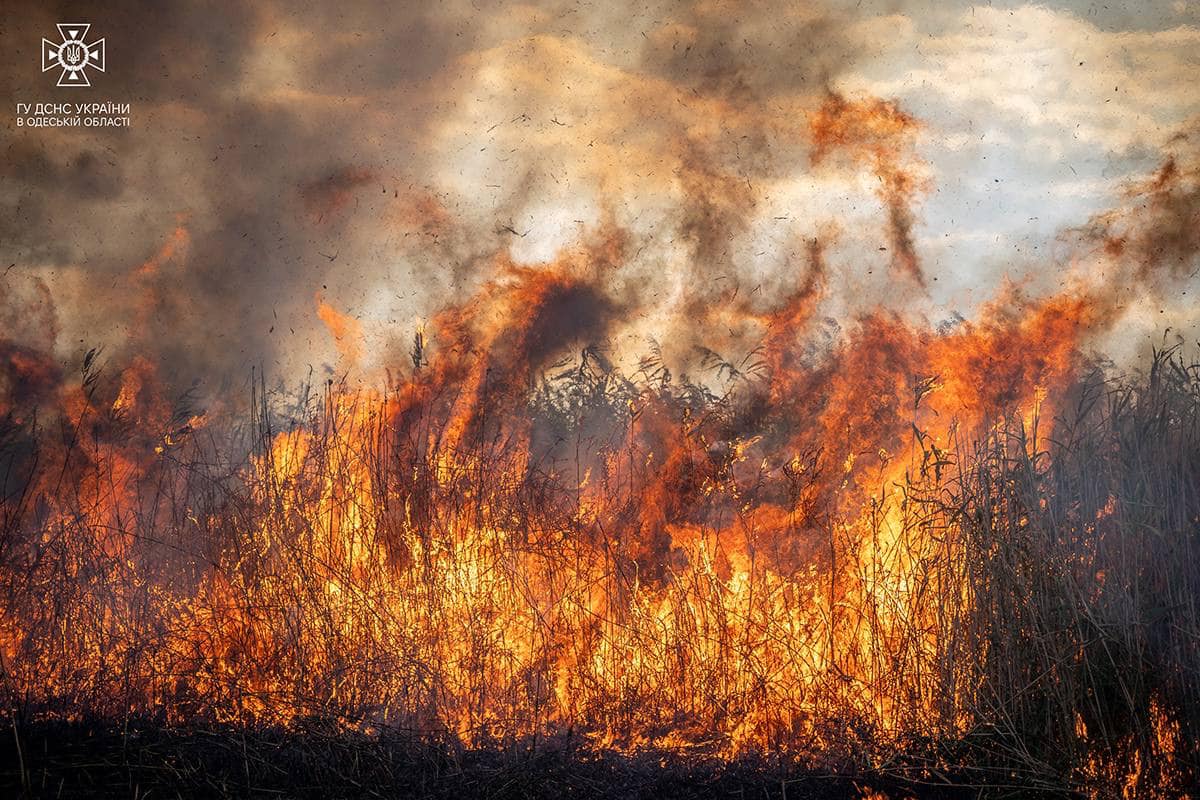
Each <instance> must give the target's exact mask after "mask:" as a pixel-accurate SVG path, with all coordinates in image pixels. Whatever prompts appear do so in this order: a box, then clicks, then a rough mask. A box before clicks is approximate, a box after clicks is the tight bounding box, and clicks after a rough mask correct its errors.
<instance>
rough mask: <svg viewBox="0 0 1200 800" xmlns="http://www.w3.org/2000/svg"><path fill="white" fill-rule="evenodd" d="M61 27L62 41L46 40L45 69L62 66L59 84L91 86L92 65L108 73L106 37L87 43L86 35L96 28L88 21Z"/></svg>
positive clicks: (43, 63)
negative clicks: (89, 79)
mask: <svg viewBox="0 0 1200 800" xmlns="http://www.w3.org/2000/svg"><path fill="white" fill-rule="evenodd" d="M57 27H58V34H59V36H61V37H62V41H61V42H52V41H50V40H49V39H42V72H48V71H50V70H52V69H54V68H56V67H58V68H61V69H62V74H61V75H59V76H58V85H59V86H91V85H92V84H91V82H90V81H88V77H87V69H88V67H92V68H93V69H96V70H97V71H99V72H104V40H103V39H97V40H96V41H94V42H92V43H91V44H88V43H86V42H85V41H84V40H83V38H84V37H85V36H87V32H88V28H90V27H92V26H91V25H90V24H87V23H78V22H68V23H59V24H58V26H57Z"/></svg>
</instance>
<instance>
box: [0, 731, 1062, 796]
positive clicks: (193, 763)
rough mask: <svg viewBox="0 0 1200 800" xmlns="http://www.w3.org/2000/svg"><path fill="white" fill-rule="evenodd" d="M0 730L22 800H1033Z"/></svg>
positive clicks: (812, 776)
mask: <svg viewBox="0 0 1200 800" xmlns="http://www.w3.org/2000/svg"><path fill="white" fill-rule="evenodd" d="M4 727H5V728H6V730H5V731H4V732H3V738H2V739H0V743H2V744H0V796H5V797H9V796H15V797H20V798H82V797H89V798H90V797H127V798H138V799H139V800H143V799H145V800H153V798H189V797H239V798H241V797H255V798H258V797H261V798H322V800H324V799H325V798H360V797H361V798H456V799H457V798H494V799H495V800H501V799H507V798H514V799H515V798H532V799H534V800H539V799H541V798H545V800H568V798H629V799H630V800H635V799H637V798H647V799H649V798H655V799H656V800H674V799H676V798H677V799H678V800H683V799H684V798H737V799H738V800H751V799H754V800H834V798H861V797H874V798H881V797H882V798H888V799H889V800H901V799H902V798H905V799H906V798H917V800H924V798H930V799H931V800H932V799H937V800H940V799H942V798H945V799H946V800H951V799H952V798H975V797H980V796H995V797H1001V796H1008V797H1016V796H1027V795H1028V793H1029V790H1030V789H1031V788H1032V787H1029V786H1026V787H1020V786H1014V785H1009V786H1007V787H999V786H995V785H993V786H991V787H990V788H984V787H982V786H980V784H979V783H978V781H969V780H966V779H962V780H958V781H955V780H954V779H953V778H948V777H947V776H944V775H938V776H930V778H929V779H928V780H925V781H922V782H920V783H916V782H911V781H906V780H903V779H900V778H897V777H894V776H885V775H878V774H876V775H872V774H865V773H855V774H833V773H830V772H814V771H811V770H808V769H804V768H801V767H798V766H796V765H794V764H782V763H780V761H779V759H769V758H759V759H748V760H743V761H736V762H732V763H725V762H721V761H719V760H715V759H711V758H703V757H694V756H693V757H684V756H679V755H672V754H657V755H656V754H649V753H644V754H640V755H635V756H629V755H619V754H615V753H596V752H594V751H584V750H581V749H576V748H571V747H569V746H562V745H559V746H556V747H553V748H547V747H545V746H544V745H543V746H541V747H539V748H538V749H537V750H536V751H531V749H530V748H528V747H523V748H521V749H520V750H516V749H508V750H503V749H495V750H484V751H466V752H456V751H455V750H453V749H449V748H439V747H435V746H430V745H417V744H415V743H414V742H413V741H412V739H411V738H410V737H405V736H401V735H383V736H370V737H368V736H362V735H355V734H347V733H344V732H342V733H331V732H322V731H321V730H319V729H316V730H312V731H304V732H296V731H282V730H263V731H256V732H245V731H240V730H234V729H229V728H219V727H212V728H188V729H178V728H167V727H162V726H158V725H152V724H126V725H113V724H111V723H83V722H81V723H62V722H53V723H35V724H29V723H25V724H21V725H13V724H12V722H11V719H10V720H9V721H7V722H6V723H5V725H4ZM18 740H19V746H18ZM972 784H974V785H972ZM876 792H877V793H878V794H874V793H876ZM1039 796H1052V795H1048V794H1046V793H1039Z"/></svg>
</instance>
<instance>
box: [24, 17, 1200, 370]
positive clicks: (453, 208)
mask: <svg viewBox="0 0 1200 800" xmlns="http://www.w3.org/2000/svg"><path fill="white" fill-rule="evenodd" d="M0 13H2V14H3V25H2V27H0V42H2V45H3V50H2V52H3V56H0V59H2V62H0V63H2V64H3V67H2V70H3V84H0V85H2V86H3V88H4V89H5V91H4V92H3V95H4V96H5V97H6V98H9V103H8V107H7V108H6V109H5V115H4V120H3V121H4V133H3V137H4V143H3V153H4V155H3V161H2V162H0V165H2V167H0V168H2V170H3V183H2V184H0V259H2V263H0V272H3V273H4V277H3V278H0V324H2V325H3V326H4V327H5V329H6V330H5V331H3V332H0V336H7V337H9V338H15V339H18V340H20V341H22V342H25V343H29V344H33V345H35V346H38V347H42V348H45V349H51V348H53V349H55V350H56V352H57V353H58V354H59V355H60V356H61V357H62V358H64V359H67V358H73V357H74V356H75V355H76V354H77V353H78V352H79V351H80V350H81V348H84V347H86V346H90V345H93V344H98V343H104V344H107V345H108V346H109V348H110V352H114V353H116V352H121V350H122V348H123V347H125V346H131V347H132V348H133V349H135V350H140V349H147V348H149V349H153V350H154V351H156V352H157V353H158V354H160V355H161V356H162V357H163V359H164V363H166V364H167V365H168V368H169V370H171V371H172V373H173V375H174V377H175V378H177V379H180V380H182V379H184V378H185V377H187V376H189V375H191V374H195V375H200V376H203V377H206V378H209V379H212V380H218V379H219V376H223V375H228V374H234V375H238V374H244V372H245V370H247V369H248V367H249V365H250V364H258V363H261V364H264V365H266V366H267V368H268V370H270V371H272V372H273V373H274V374H279V375H282V376H288V375H296V374H297V373H298V372H302V371H306V370H307V369H308V368H309V367H310V366H311V367H312V368H313V369H314V370H316V371H317V372H325V371H328V370H330V369H334V368H336V367H337V366H338V362H337V359H338V356H337V353H338V351H337V348H336V346H335V343H334V342H333V341H332V338H331V336H330V335H329V332H328V331H327V330H326V328H325V326H324V325H322V323H321V322H320V320H319V317H318V302H319V300H318V298H320V300H323V301H325V302H327V303H329V304H330V305H331V306H332V307H335V308H337V309H339V310H341V311H343V312H346V313H348V314H350V315H351V316H353V317H357V318H359V319H360V320H361V321H362V324H363V329H364V332H365V334H366V335H367V337H368V341H369V342H370V343H371V346H370V347H369V348H368V358H367V360H368V361H369V362H370V363H369V364H366V365H364V366H386V365H387V364H388V362H389V360H391V359H394V358H397V357H399V356H398V354H399V353H400V352H402V351H401V350H400V349H399V347H400V345H398V344H396V343H397V342H399V343H404V342H407V341H409V339H410V337H411V332H412V331H413V330H414V328H415V327H417V326H418V325H420V324H421V321H422V320H424V319H427V318H428V317H429V315H430V314H432V313H433V312H434V311H435V310H436V309H437V308H438V307H440V306H441V305H443V304H445V303H447V302H453V301H455V300H461V299H463V298H465V297H466V296H467V295H469V293H470V292H471V291H472V289H473V288H474V287H476V286H478V285H479V283H480V282H481V281H483V280H486V279H487V278H488V277H490V276H491V275H492V274H493V273H494V270H495V264H496V259H497V254H507V255H508V256H510V257H511V258H512V259H514V260H516V261H517V262H520V263H527V264H538V263H542V262H547V261H551V260H553V259H554V258H555V257H556V256H557V255H558V254H560V253H561V252H563V251H564V250H565V251H569V250H570V249H571V248H573V247H577V246H578V245H580V243H583V242H587V241H589V240H590V239H593V238H594V237H596V236H597V235H599V232H601V231H604V230H610V229H618V230H621V231H623V232H625V234H626V235H627V236H628V237H629V239H630V240H631V242H632V245H631V246H630V247H629V248H628V249H627V251H626V256H625V257H624V263H623V264H622V265H620V269H619V270H618V271H617V272H616V273H614V274H615V277H614V278H613V285H614V291H615V292H618V293H622V294H633V295H636V296H637V303H636V305H637V308H638V309H639V313H638V314H637V315H636V316H635V317H634V318H631V319H630V321H629V325H628V328H627V330H626V333H625V335H626V336H628V337H630V338H639V339H640V337H642V336H644V335H658V336H663V335H665V334H664V332H670V331H677V330H678V329H679V326H680V324H681V323H680V319H682V318H685V317H687V316H688V314H686V313H685V312H683V311H682V309H684V308H685V307H687V308H691V307H694V306H689V303H688V300H689V298H690V299H691V300H693V301H694V300H695V299H696V298H701V299H703V300H704V301H705V302H712V303H719V302H731V301H730V298H731V297H734V296H736V297H741V298H742V301H741V302H752V303H754V304H756V307H761V308H769V307H770V306H771V304H772V303H773V302H776V301H777V299H778V298H780V297H782V296H784V295H786V293H787V292H788V291H790V290H792V289H794V288H795V287H796V285H797V284H798V283H799V282H800V281H801V280H802V278H803V275H802V273H803V266H802V262H803V259H802V258H801V257H800V256H799V255H798V253H799V252H800V251H802V249H803V247H802V245H803V243H804V242H805V241H808V240H809V239H812V238H820V239H821V240H822V241H824V242H826V243H827V247H828V251H827V255H828V259H829V263H830V266H831V271H832V272H831V279H830V285H829V293H828V296H827V298H826V300H825V303H826V312H827V314H828V315H829V316H831V317H832V318H834V319H836V320H838V321H839V322H841V323H842V324H846V323H847V322H848V321H849V320H850V319H851V318H852V316H853V314H854V313H855V311H856V310H857V309H859V308H861V307H864V305H868V304H869V305H876V304H882V305H885V306H888V307H892V308H894V309H895V310H896V311H897V313H902V314H905V315H911V316H912V317H913V318H915V319H924V320H927V321H928V322H929V324H936V323H937V322H938V321H940V320H942V319H945V318H947V317H949V316H951V315H952V314H954V313H956V312H957V313H961V314H963V315H965V316H968V317H969V316H970V313H971V311H972V309H973V308H974V307H975V306H976V304H978V303H980V302H983V301H986V300H987V299H988V298H990V297H992V296H993V295H994V294H995V292H996V291H997V288H998V287H999V286H1000V285H1001V284H1002V283H1003V282H1004V281H1006V280H1012V281H1016V282H1018V283H1024V284H1027V285H1028V286H1029V287H1030V289H1031V291H1051V290H1053V289H1055V288H1056V287H1060V286H1062V285H1065V284H1066V282H1067V281H1069V280H1071V279H1073V276H1076V275H1078V274H1079V273H1081V272H1083V273H1086V272H1087V271H1088V270H1096V269H1100V267H1098V266H1097V265H1095V264H1091V263H1089V261H1088V258H1087V257H1086V254H1083V255H1081V254H1080V253H1078V252H1076V251H1075V250H1074V249H1073V248H1072V247H1070V246H1069V245H1068V244H1066V243H1065V240H1064V237H1063V231H1064V230H1068V229H1070V228H1072V227H1073V226H1078V225H1082V224H1084V223H1085V222H1087V220H1088V219H1089V217H1090V216H1092V215H1093V214H1096V213H1098V212H1101V211H1103V210H1105V209H1109V208H1113V207H1117V206H1120V205H1121V204H1122V203H1123V202H1126V199H1125V192H1126V189H1127V186H1128V184H1129V181H1131V180H1136V179H1140V178H1143V177H1145V176H1146V175H1148V174H1150V173H1152V172H1153V170H1154V169H1155V168H1157V167H1158V165H1160V164H1161V163H1162V162H1163V160H1164V158H1165V155H1166V153H1167V152H1168V151H1169V150H1170V148H1171V147H1172V144H1171V141H1172V138H1173V137H1176V136H1177V134H1179V133H1181V132H1186V131H1188V130H1192V129H1194V128H1195V126H1196V121H1197V118H1198V114H1200V88H1198V87H1200V3H1196V2H1183V1H1182V0H1179V1H1177V2H1128V3H1116V2H1113V3H1107V4H1103V3H1044V4H1039V5H1026V4H1017V3H987V4H966V3H947V2H867V1H866V0H864V1H863V2H847V3H822V4H809V5H805V4H801V3H719V2H702V3H673V2H658V3H649V4H636V5H634V4H631V5H630V6H629V7H627V8H626V7H621V5H620V4H614V3H607V2H604V3H565V2H564V3H559V2H553V3H532V4H500V3H488V2H484V0H475V1H474V2H450V3H408V4H406V3H377V4H375V3H276V2H252V3H251V2H246V3H236V2H228V3H221V4H218V5H214V4H210V3H203V2H186V1H185V0H172V1H171V2H161V3H160V2H154V3H149V2H148V3H145V4H138V3H122V2H95V3H58V4H55V3H36V4H35V3H21V2H11V1H10V2H6V3H5V4H4V8H3V11H2V12H0ZM56 22H88V23H90V24H91V25H92V29H91V32H90V38H94V37H97V36H104V37H105V38H106V45H107V60H108V63H107V70H106V72H104V73H102V74H93V75H92V87H91V88H89V89H76V88H72V89H57V88H55V87H54V78H53V73H45V74H43V73H42V72H41V69H40V62H39V57H40V53H39V47H40V42H41V38H42V37H49V38H54V36H55V27H54V26H55V23H56ZM831 91H832V92H837V93H839V94H842V95H844V96H846V97H851V98H858V97H877V98H881V99H883V100H894V101H895V102H896V103H897V104H898V106H899V107H900V108H901V109H903V110H904V111H905V112H907V113H908V114H910V115H912V116H913V117H915V118H916V120H918V121H919V123H920V126H919V128H918V129H917V130H916V131H915V133H914V134H913V136H912V138H911V141H907V140H906V142H905V143H904V144H903V146H902V147H901V153H900V156H899V157H900V158H902V159H903V162H904V165H905V168H906V169H908V170H910V171H911V172H912V174H913V176H915V179H916V180H917V183H918V186H917V188H916V190H915V191H914V195H913V196H914V204H913V211H914V214H915V217H916V220H917V222H916V225H915V227H914V229H913V234H914V239H915V248H916V252H917V254H918V256H919V258H920V260H921V262H922V265H923V270H924V273H925V275H926V277H927V288H926V289H921V288H920V287H918V286H916V285H915V284H914V283H913V282H912V281H908V280H906V279H905V278H904V277H903V276H902V275H898V274H897V273H896V272H895V270H893V269H889V266H888V265H889V258H890V257H891V256H890V254H889V251H888V250H887V247H888V239H887V234H886V232H885V227H886V226H885V222H884V215H885V209H884V207H883V204H882V202H881V199H880V195H879V192H878V186H877V184H878V181H879V180H880V178H879V176H878V175H877V174H876V171H874V170H873V169H871V168H870V167H869V166H866V165H864V163H862V162H861V161H855V160H854V159H852V158H834V159H831V160H824V161H821V162H820V163H814V160H813V158H812V157H811V156H812V148H811V142H810V139H809V120H810V117H811V115H812V114H813V113H814V112H815V111H816V109H818V108H819V107H820V106H821V103H822V102H823V101H824V99H825V98H827V97H828V95H829V93H830V92H831ZM103 101H111V102H117V103H126V102H127V103H129V104H130V105H131V116H132V125H131V127H130V128H129V129H128V130H126V129H105V130H99V131H90V130H85V129H69V130H55V129H46V128H43V129H35V130H30V129H27V128H21V129H18V128H16V127H15V118H16V112H15V109H14V108H13V103H16V102H35V103H36V102H103ZM1193 278H1194V274H1193ZM1191 282H1192V283H1195V281H1194V280H1192V281H1191ZM731 287H736V292H737V293H738V294H735V290H732V289H731ZM1183 291H1185V289H1183V288H1180V286H1172V287H1171V288H1170V291H1163V292H1160V293H1158V296H1156V297H1155V298H1154V299H1153V300H1152V301H1147V302H1139V303H1135V304H1134V307H1133V309H1132V311H1131V312H1130V318H1129V320H1128V322H1129V324H1128V326H1126V327H1123V328H1122V329H1121V330H1122V338H1123V339H1124V340H1126V342H1128V343H1132V344H1130V346H1135V345H1139V344H1141V343H1144V342H1148V341H1150V339H1151V338H1153V337H1154V336H1155V335H1156V334H1157V333H1159V332H1161V329H1162V327H1164V326H1165V325H1175V326H1177V327H1182V328H1187V326H1189V325H1191V324H1192V323H1193V322H1194V318H1193V316H1194V312H1193V310H1192V307H1193V305H1194V303H1193V302H1192V301H1191V300H1190V296H1189V295H1188V294H1183V293H1182V292H1183ZM741 293H744V294H741ZM746 297H753V299H752V300H749V301H747V300H746V299H745V298H746ZM1191 330H1193V331H1194V328H1193V329H1191ZM696 335H709V334H701V333H698V334H696ZM712 335H714V336H718V339H720V338H721V337H724V336H726V334H725V333H721V334H719V335H718V334H712ZM738 335H739V334H738V332H736V331H732V330H730V331H729V332H728V336H729V337H731V338H732V339H733V340H736V339H737V337H738ZM1193 338H1194V333H1193ZM722 343H723V344H724V345H725V346H729V347H735V348H736V347H737V346H739V344H738V342H737V341H723V342H722Z"/></svg>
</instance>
